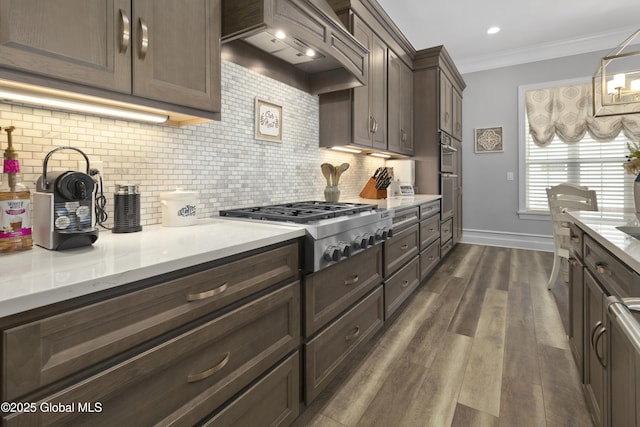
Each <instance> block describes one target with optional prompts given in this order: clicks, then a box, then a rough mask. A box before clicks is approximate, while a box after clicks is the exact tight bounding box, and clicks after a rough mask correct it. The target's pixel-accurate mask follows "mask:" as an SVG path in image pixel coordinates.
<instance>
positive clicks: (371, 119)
mask: <svg viewBox="0 0 640 427" xmlns="http://www.w3.org/2000/svg"><path fill="white" fill-rule="evenodd" d="M374 132H375V130H373V116H372V115H371V114H369V133H374Z"/></svg>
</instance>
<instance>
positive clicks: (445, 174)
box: [440, 172, 458, 178]
mask: <svg viewBox="0 0 640 427" xmlns="http://www.w3.org/2000/svg"><path fill="white" fill-rule="evenodd" d="M440 175H441V176H442V177H446V178H457V177H458V175H457V174H455V173H449V172H440Z"/></svg>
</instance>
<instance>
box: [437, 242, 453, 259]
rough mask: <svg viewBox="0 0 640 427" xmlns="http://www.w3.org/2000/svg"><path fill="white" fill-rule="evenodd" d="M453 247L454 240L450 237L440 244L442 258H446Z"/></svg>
mask: <svg viewBox="0 0 640 427" xmlns="http://www.w3.org/2000/svg"><path fill="white" fill-rule="evenodd" d="M451 249H453V240H452V239H449V240H448V241H447V242H445V243H444V244H443V245H442V246H440V259H442V258H444V257H445V256H446V255H447V254H448V253H449V251H450V250H451Z"/></svg>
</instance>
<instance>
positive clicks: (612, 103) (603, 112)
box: [593, 30, 640, 117]
mask: <svg viewBox="0 0 640 427" xmlns="http://www.w3.org/2000/svg"><path fill="white" fill-rule="evenodd" d="M638 34H640V30H637V31H636V32H635V33H633V34H632V35H631V36H630V37H629V38H627V39H626V40H625V41H624V42H622V43H621V44H620V45H619V46H618V47H616V48H615V49H613V50H612V51H611V52H609V54H608V55H606V56H604V57H603V58H602V59H601V60H600V65H599V66H598V69H597V70H596V72H595V74H594V75H593V115H594V117H603V116H619V115H623V114H640V51H635V52H628V51H625V50H627V47H628V46H629V45H630V44H631V43H632V42H633V40H634V39H635V38H636V36H638Z"/></svg>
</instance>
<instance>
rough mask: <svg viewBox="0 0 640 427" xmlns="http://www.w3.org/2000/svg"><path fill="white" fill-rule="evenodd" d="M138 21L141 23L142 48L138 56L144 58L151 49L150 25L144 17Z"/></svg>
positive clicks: (140, 46)
mask: <svg viewBox="0 0 640 427" xmlns="http://www.w3.org/2000/svg"><path fill="white" fill-rule="evenodd" d="M138 22H139V23H140V45H139V48H140V49H139V52H138V56H139V57H140V59H144V58H145V57H146V56H147V51H148V50H149V27H148V26H147V24H146V22H144V21H143V20H142V18H140V20H139V21H138Z"/></svg>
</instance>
